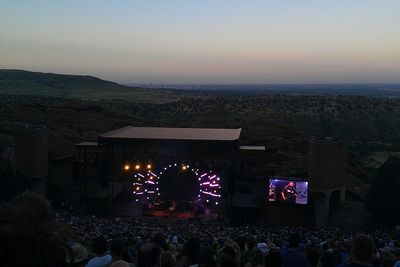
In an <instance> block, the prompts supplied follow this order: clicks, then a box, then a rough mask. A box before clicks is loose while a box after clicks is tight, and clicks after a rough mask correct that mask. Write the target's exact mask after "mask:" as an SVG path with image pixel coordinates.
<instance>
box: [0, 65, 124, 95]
mask: <svg viewBox="0 0 400 267" xmlns="http://www.w3.org/2000/svg"><path fill="white" fill-rule="evenodd" d="M42 89H45V90H46V91H47V90H48V91H50V90H52V91H53V93H56V92H57V91H58V92H59V91H65V92H73V91H81V90H85V91H88V90H97V91H115V90H127V89H131V87H128V86H124V85H121V84H118V83H114V82H110V81H105V80H102V79H99V78H97V77H93V76H88V75H66V74H54V73H43V72H32V71H25V70H11V69H0V90H2V91H3V90H7V91H11V90H13V92H15V91H18V92H19V91H20V92H24V91H28V92H29V91H33V90H42ZM14 90H15V91H14ZM57 94H58V93H57Z"/></svg>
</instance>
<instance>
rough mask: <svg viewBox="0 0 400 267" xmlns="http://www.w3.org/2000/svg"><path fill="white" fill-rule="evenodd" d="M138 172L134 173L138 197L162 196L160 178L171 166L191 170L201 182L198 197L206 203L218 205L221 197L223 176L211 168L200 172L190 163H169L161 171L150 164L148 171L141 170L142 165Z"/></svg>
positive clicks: (134, 190)
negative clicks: (153, 169) (159, 184)
mask: <svg viewBox="0 0 400 267" xmlns="http://www.w3.org/2000/svg"><path fill="white" fill-rule="evenodd" d="M137 166H138V165H136V166H135V170H136V173H135V174H134V177H133V178H134V179H133V180H134V182H133V184H132V185H133V194H134V195H135V196H136V197H137V198H136V201H138V198H139V197H141V196H144V195H146V199H147V200H148V199H150V197H153V196H160V192H159V188H158V180H159V179H161V177H162V176H163V175H164V173H165V172H166V171H167V170H168V169H170V168H179V169H180V171H183V172H184V171H191V172H192V173H193V174H194V175H195V177H196V178H197V180H198V183H199V194H198V198H199V200H200V201H202V202H205V203H214V204H215V205H218V201H217V200H218V198H220V197H221V193H220V191H221V185H220V180H221V178H220V177H219V176H218V175H216V174H214V173H213V172H212V171H211V170H210V171H207V172H200V171H199V169H193V168H190V166H189V165H188V164H178V163H173V164H168V165H166V166H164V167H163V168H162V169H161V171H159V172H153V171H152V170H151V167H152V166H151V165H150V164H148V165H147V166H146V167H147V169H148V170H147V171H146V172H141V171H140V165H139V168H136V167H137Z"/></svg>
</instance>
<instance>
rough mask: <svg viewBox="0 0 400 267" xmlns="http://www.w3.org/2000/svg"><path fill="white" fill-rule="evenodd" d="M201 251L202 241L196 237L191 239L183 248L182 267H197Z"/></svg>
mask: <svg viewBox="0 0 400 267" xmlns="http://www.w3.org/2000/svg"><path fill="white" fill-rule="evenodd" d="M200 249H201V246H200V241H199V240H198V239H197V238H194V237H192V238H190V239H189V240H188V241H187V242H186V244H185V246H184V247H183V251H182V257H181V264H182V266H184V267H186V266H197V264H198V257H199V253H200Z"/></svg>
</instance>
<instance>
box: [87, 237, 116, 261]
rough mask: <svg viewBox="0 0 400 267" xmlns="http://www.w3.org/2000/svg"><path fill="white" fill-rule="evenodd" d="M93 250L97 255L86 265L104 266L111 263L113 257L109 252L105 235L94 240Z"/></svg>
mask: <svg viewBox="0 0 400 267" xmlns="http://www.w3.org/2000/svg"><path fill="white" fill-rule="evenodd" d="M92 250H93V253H94V254H95V255H96V256H95V257H94V258H92V259H91V260H90V261H89V262H88V263H87V264H86V267H104V266H107V265H109V264H110V263H111V259H112V258H111V255H109V254H107V250H108V244H107V240H106V239H105V238H104V236H98V237H96V238H95V239H94V240H93V244H92Z"/></svg>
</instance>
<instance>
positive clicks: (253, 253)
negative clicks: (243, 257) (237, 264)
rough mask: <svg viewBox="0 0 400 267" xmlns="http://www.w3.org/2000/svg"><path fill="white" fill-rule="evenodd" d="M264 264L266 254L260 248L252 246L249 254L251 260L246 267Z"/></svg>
mask: <svg viewBox="0 0 400 267" xmlns="http://www.w3.org/2000/svg"><path fill="white" fill-rule="evenodd" d="M263 266H264V254H263V252H262V251H261V249H260V248H257V247H256V248H252V249H251V250H250V254H249V261H248V262H247V263H246V265H245V267H263Z"/></svg>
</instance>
